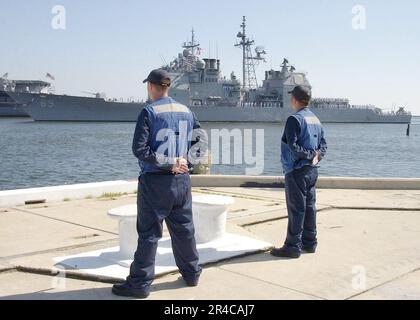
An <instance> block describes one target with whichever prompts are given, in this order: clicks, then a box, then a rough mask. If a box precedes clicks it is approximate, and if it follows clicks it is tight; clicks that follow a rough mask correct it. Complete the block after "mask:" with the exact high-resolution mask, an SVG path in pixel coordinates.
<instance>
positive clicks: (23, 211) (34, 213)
mask: <svg viewBox="0 0 420 320" xmlns="http://www.w3.org/2000/svg"><path fill="white" fill-rule="evenodd" d="M12 209H13V210H16V211H19V212H22V213H26V214H31V215H34V216H38V217H41V218H45V219H50V220H54V221H59V222H63V223H68V224H71V225H74V226H78V227H82V228H86V229H90V230H95V231H100V232H104V233H108V234H112V235H116V236H118V233H116V232H112V231H108V230H104V229H99V228H94V227H89V226H85V225H83V224H80V223H75V222H71V221H68V220H63V219H58V218H53V217H49V216H46V215H43V214H40V213H36V212H32V211H29V210H25V209H19V208H17V207H13V208H12Z"/></svg>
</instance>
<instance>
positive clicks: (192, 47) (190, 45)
mask: <svg viewBox="0 0 420 320" xmlns="http://www.w3.org/2000/svg"><path fill="white" fill-rule="evenodd" d="M199 46H200V44H199V43H197V42H195V32H194V28H192V29H191V41H190V42H184V45H183V46H182V47H183V48H184V49H188V50H191V53H192V55H194V54H195V48H198V47H199Z"/></svg>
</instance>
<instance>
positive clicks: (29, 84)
mask: <svg viewBox="0 0 420 320" xmlns="http://www.w3.org/2000/svg"><path fill="white" fill-rule="evenodd" d="M49 87H50V83H48V82H45V81H39V80H9V79H7V74H5V75H4V76H3V77H1V78H0V117H27V116H28V114H27V113H26V112H25V111H24V110H23V109H22V108H21V106H20V104H19V103H17V102H16V101H15V100H13V99H12V98H11V97H10V96H9V95H8V92H18V93H41V92H42V91H43V90H45V89H46V88H49Z"/></svg>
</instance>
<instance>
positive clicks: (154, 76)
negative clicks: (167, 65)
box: [143, 69, 171, 88]
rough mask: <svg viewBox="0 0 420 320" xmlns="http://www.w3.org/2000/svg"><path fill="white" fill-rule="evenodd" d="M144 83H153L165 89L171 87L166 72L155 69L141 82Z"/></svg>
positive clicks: (169, 78)
mask: <svg viewBox="0 0 420 320" xmlns="http://www.w3.org/2000/svg"><path fill="white" fill-rule="evenodd" d="M146 82H150V83H154V84H157V85H160V86H162V87H165V88H167V87H170V86H171V77H170V76H169V73H168V72H167V71H166V70H163V69H155V70H153V71H152V72H150V74H149V76H148V77H147V79H145V80H144V81H143V83H146Z"/></svg>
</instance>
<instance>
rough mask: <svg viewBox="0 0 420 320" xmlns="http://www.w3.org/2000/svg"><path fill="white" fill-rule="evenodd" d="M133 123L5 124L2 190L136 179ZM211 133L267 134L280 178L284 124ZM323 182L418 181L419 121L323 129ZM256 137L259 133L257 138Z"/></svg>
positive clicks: (271, 168) (0, 130)
mask: <svg viewBox="0 0 420 320" xmlns="http://www.w3.org/2000/svg"><path fill="white" fill-rule="evenodd" d="M134 126H135V124H134V123H38V122H33V121H31V120H28V119H17V118H14V119H0V150H1V153H0V190H7V189H18V188H27V187H35V186H48V185H61V184H73V183H79V182H96V181H108V180H118V179H134V178H136V176H137V174H138V164H137V161H136V159H135V158H134V157H133V156H132V154H131V142H132V135H133V131H134ZM203 126H204V127H205V128H206V129H210V128H215V129H223V128H227V129H232V128H234V127H236V128H240V129H241V130H243V129H251V128H252V129H264V132H265V139H264V140H265V144H264V149H265V152H264V158H265V161H264V173H263V174H264V175H280V174H281V173H282V172H281V166H280V160H279V159H280V139H281V134H282V131H283V126H282V125H276V124H241V125H239V126H238V125H237V124H226V123H213V124H209V123H207V124H203ZM324 127H325V132H326V138H327V141H328V144H329V153H328V157H327V158H326V159H325V161H323V163H322V168H321V174H322V175H324V176H355V177H420V117H416V118H414V119H413V124H412V126H411V136H410V137H407V136H406V128H407V126H406V125H381V124H374V125H372V124H326V125H325V126H324ZM254 134H255V132H254ZM245 168H246V166H245V165H218V166H213V168H212V173H214V174H245Z"/></svg>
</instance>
